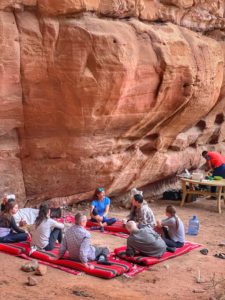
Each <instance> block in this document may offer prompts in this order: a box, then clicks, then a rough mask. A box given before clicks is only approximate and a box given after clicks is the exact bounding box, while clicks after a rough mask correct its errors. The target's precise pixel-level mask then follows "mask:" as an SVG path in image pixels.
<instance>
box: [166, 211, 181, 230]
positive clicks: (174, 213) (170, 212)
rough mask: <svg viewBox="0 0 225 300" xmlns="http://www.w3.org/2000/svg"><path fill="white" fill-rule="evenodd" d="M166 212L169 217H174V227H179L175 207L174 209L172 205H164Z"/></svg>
mask: <svg viewBox="0 0 225 300" xmlns="http://www.w3.org/2000/svg"><path fill="white" fill-rule="evenodd" d="M166 212H167V213H169V214H170V215H171V218H173V217H174V218H175V220H176V229H178V228H179V220H178V217H177V215H176V209H175V207H174V206H172V205H168V206H167V207H166Z"/></svg>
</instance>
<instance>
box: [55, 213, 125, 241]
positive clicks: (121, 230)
mask: <svg viewBox="0 0 225 300" xmlns="http://www.w3.org/2000/svg"><path fill="white" fill-rule="evenodd" d="M57 221H58V222H61V223H71V224H74V216H73V215H66V216H65V218H60V219H57ZM96 226H97V223H96V222H92V221H90V220H88V221H87V229H90V228H91V227H96ZM104 228H105V232H104V233H105V234H110V235H114V236H118V237H121V238H127V234H128V231H127V230H126V228H125V227H124V226H123V223H122V222H121V221H117V222H116V223H114V224H113V225H111V226H104Z"/></svg>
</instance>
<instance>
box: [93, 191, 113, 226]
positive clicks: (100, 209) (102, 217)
mask: <svg viewBox="0 0 225 300" xmlns="http://www.w3.org/2000/svg"><path fill="white" fill-rule="evenodd" d="M109 206H110V199H109V198H108V197H106V196H105V191H104V189H103V188H97V189H96V191H95V193H94V197H93V201H92V203H91V220H92V221H93V222H97V223H98V225H99V226H100V230H101V231H102V232H103V231H104V225H105V224H106V225H112V224H114V223H115V222H116V218H111V219H108V212H109Z"/></svg>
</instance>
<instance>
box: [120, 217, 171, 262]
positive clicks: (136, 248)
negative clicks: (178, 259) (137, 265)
mask: <svg viewBox="0 0 225 300" xmlns="http://www.w3.org/2000/svg"><path fill="white" fill-rule="evenodd" d="M126 228H127V230H128V231H129V232H130V235H129V237H128V239H127V250H126V255H127V256H134V255H135V254H141V255H143V256H152V257H157V258H159V257H161V256H162V255H163V254H164V253H165V252H166V250H167V247H166V244H165V242H164V241H163V239H162V238H161V237H160V235H159V234H158V233H157V232H155V231H154V229H153V228H152V227H151V226H144V227H142V228H140V229H139V228H138V227H137V224H136V223H135V222H134V221H128V222H127V224H126Z"/></svg>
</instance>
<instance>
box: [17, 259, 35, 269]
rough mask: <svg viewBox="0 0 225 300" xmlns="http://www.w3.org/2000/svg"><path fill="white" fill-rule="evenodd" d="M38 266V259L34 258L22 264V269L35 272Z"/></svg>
mask: <svg viewBox="0 0 225 300" xmlns="http://www.w3.org/2000/svg"><path fill="white" fill-rule="evenodd" d="M37 268H38V261H37V260H35V259H33V260H32V261H31V262H28V263H25V264H23V265H22V266H21V270H22V271H24V272H33V271H35V270H36V269H37Z"/></svg>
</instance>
